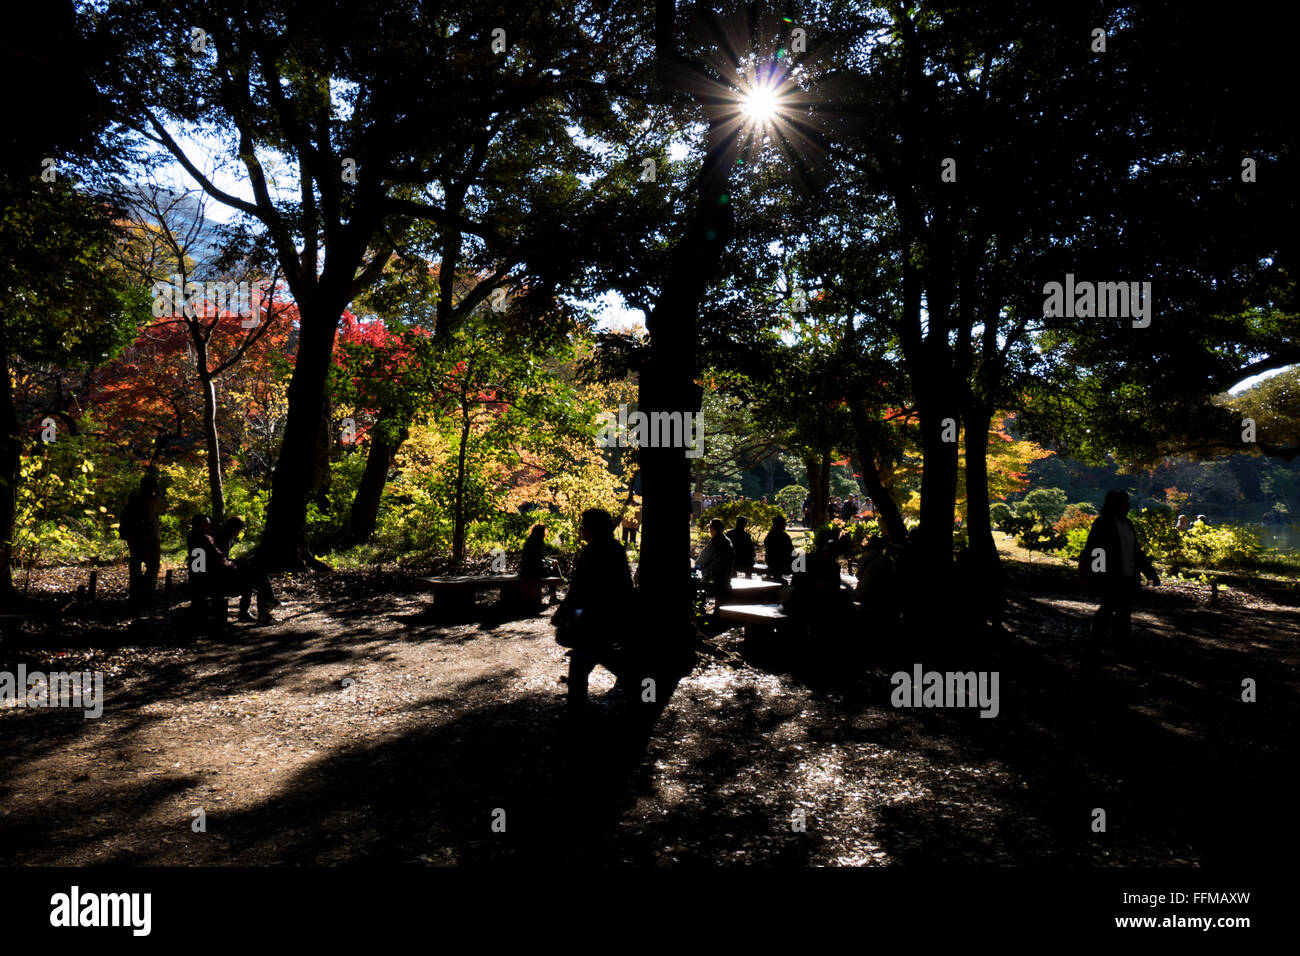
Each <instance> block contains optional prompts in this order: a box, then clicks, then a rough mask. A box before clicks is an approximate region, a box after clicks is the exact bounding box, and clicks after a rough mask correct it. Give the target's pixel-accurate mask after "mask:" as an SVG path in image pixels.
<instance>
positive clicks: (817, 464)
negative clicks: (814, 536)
mask: <svg viewBox="0 0 1300 956" xmlns="http://www.w3.org/2000/svg"><path fill="white" fill-rule="evenodd" d="M803 466H804V470H805V471H807V472H808V497H809V499H811V500H810V501H809V502H808V526H809V527H810V528H816V527H819V526H821V525H824V524H825V523H826V520H827V515H826V508H827V505H828V504H829V503H830V499H831V453H830V452H829V451H825V452H821V453H819V454H815V455H806V456H805V457H804V460H803Z"/></svg>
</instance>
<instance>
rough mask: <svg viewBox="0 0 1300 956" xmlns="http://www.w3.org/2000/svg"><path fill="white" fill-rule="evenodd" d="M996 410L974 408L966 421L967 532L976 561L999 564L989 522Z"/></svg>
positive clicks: (981, 564) (968, 412)
mask: <svg viewBox="0 0 1300 956" xmlns="http://www.w3.org/2000/svg"><path fill="white" fill-rule="evenodd" d="M992 417H993V416H992V413H991V412H990V411H989V410H987V409H985V408H978V407H976V408H971V409H969V410H968V411H967V413H966V417H965V425H966V533H967V536H968V537H969V539H970V550H971V556H972V558H974V559H975V562H976V564H978V565H980V566H989V565H996V564H998V563H999V562H998V549H997V545H996V544H994V542H993V526H992V524H991V523H990V522H989V469H988V450H989V422H990V421H991V420H992Z"/></svg>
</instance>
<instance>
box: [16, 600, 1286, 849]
mask: <svg viewBox="0 0 1300 956" xmlns="http://www.w3.org/2000/svg"><path fill="white" fill-rule="evenodd" d="M404 585H405V582H404V581H403V580H402V579H400V578H395V577H394V578H387V579H385V580H383V581H382V582H377V581H375V580H374V579H372V578H362V577H360V576H346V575H338V576H336V577H334V578H333V579H330V580H328V581H319V582H317V583H315V584H314V585H308V584H296V583H292V582H290V583H287V584H286V585H284V586H283V587H282V594H283V595H284V596H285V598H286V604H285V606H284V607H283V608H281V609H280V612H279V619H278V621H277V622H276V623H275V624H273V625H271V626H269V627H256V626H243V625H241V626H238V627H232V628H231V629H229V630H228V631H227V632H226V633H225V634H223V635H221V636H220V637H216V638H213V637H209V638H202V639H198V640H185V639H183V638H182V636H181V633H180V629H181V624H182V622H183V616H182V612H181V609H180V608H179V607H176V608H173V609H170V610H168V611H165V612H159V613H158V614H157V615H156V616H155V617H154V618H153V619H151V620H149V621H146V622H145V623H144V624H143V625H139V626H132V627H127V626H123V625H115V624H112V623H111V622H109V621H107V620H92V621H89V622H82V623H83V624H84V625H85V626H84V627H82V628H80V630H79V625H77V623H76V622H70V623H69V624H68V626H67V628H66V629H65V632H64V634H63V639H62V640H60V639H53V640H51V639H45V640H38V639H37V638H35V637H32V636H30V635H28V636H24V635H18V636H17V637H10V638H9V639H7V640H6V641H5V643H4V644H0V669H9V670H12V669H13V668H14V666H15V665H16V663H17V662H19V661H21V662H25V663H26V664H27V665H28V666H29V668H35V667H37V666H44V667H47V668H49V669H63V670H71V669H81V668H89V669H98V670H103V671H104V672H105V685H106V686H105V696H106V702H105V707H104V714H103V716H102V717H101V718H99V719H97V720H94V719H85V718H83V717H82V715H81V713H80V712H69V711H61V710H49V709H46V710H39V709H26V708H0V863H3V864H37V865H85V864H94V863H132V864H165V865H172V864H203V865H223V864H301V865H320V864H345V863H404V862H405V863H416V864H428V863H433V864H448V863H473V862H486V861H498V860H502V861H503V860H517V861H535V862H580V861H581V862H610V863H632V864H642V865H652V864H658V863H669V862H678V861H697V862H720V863H733V862H734V863H742V862H758V863H769V864H774V863H790V864H799V865H806V864H851V865H878V864H891V863H938V862H949V863H961V862H966V863H977V862H980V863H995V864H1010V863H1018V864H1034V863H1058V864H1060V863H1064V864H1068V865H1095V864H1146V865H1158V864H1197V863H1212V862H1224V861H1235V860H1245V859H1251V858H1252V856H1251V855H1252V854H1259V853H1261V852H1263V850H1262V848H1263V847H1266V846H1268V845H1269V841H1271V840H1275V839H1277V838H1278V837H1279V835H1280V834H1281V833H1283V832H1293V831H1291V830H1290V828H1291V827H1292V824H1291V823H1290V822H1289V813H1288V812H1287V811H1286V810H1285V807H1284V801H1283V800H1282V797H1281V793H1280V786H1279V784H1278V780H1280V779H1282V777H1280V776H1279V774H1281V773H1283V772H1285V768H1286V767H1287V766H1289V761H1290V755H1289V748H1290V747H1291V746H1292V745H1293V742H1294V740H1295V731H1296V729H1297V720H1296V716H1297V713H1298V708H1297V701H1298V700H1300V685H1298V684H1297V680H1296V669H1295V664H1296V654H1295V652H1296V648H1297V638H1298V637H1300V615H1298V613H1297V611H1296V609H1295V608H1293V607H1283V606H1280V605H1276V604H1271V603H1268V602H1265V601H1262V600H1258V599H1249V598H1248V599H1245V600H1242V599H1241V598H1240V597H1238V599H1237V600H1236V601H1235V602H1233V601H1229V602H1228V603H1226V604H1225V605H1224V606H1221V607H1218V608H1210V607H1207V606H1205V603H1204V598H1203V596H1202V595H1200V594H1198V593H1197V592H1196V591H1195V590H1194V589H1191V588H1185V589H1182V590H1179V589H1177V588H1166V589H1163V590H1162V592H1160V593H1159V594H1158V596H1152V597H1151V598H1150V599H1149V600H1148V602H1147V604H1146V605H1145V606H1144V609H1143V610H1142V611H1141V612H1140V613H1139V615H1138V616H1137V618H1136V623H1137V625H1138V627H1139V631H1138V634H1137V635H1136V636H1135V638H1134V640H1133V642H1132V644H1131V645H1130V646H1128V647H1126V648H1123V649H1121V650H1119V651H1118V652H1116V653H1115V654H1112V655H1110V656H1108V657H1106V658H1104V659H1103V661H1102V662H1101V663H1100V664H1099V665H1098V666H1096V667H1089V666H1088V664H1087V659H1086V657H1085V655H1084V653H1083V651H1084V647H1083V634H1084V627H1085V622H1086V619H1087V614H1088V613H1090V611H1091V606H1090V605H1088V604H1086V603H1085V602H1082V601H1080V600H1079V598H1078V597H1077V596H1075V595H1071V594H1068V593H1051V591H1050V589H1049V590H1043V588H1042V587H1041V586H1040V584H1038V583H1036V584H1035V587H1034V589H1033V590H1032V591H1027V590H1023V589H1021V590H1017V591H1015V592H1014V593H1013V606H1012V617H1011V625H1012V634H1011V635H1010V636H1009V637H1007V638H1005V639H1003V640H1000V641H997V642H994V643H992V644H989V645H987V646H982V647H980V648H979V650H978V655H977V656H978V658H979V660H980V661H981V662H983V661H987V662H988V663H989V666H990V668H992V669H996V670H998V671H999V673H1000V675H1001V707H1000V713H999V715H998V717H997V718H996V719H981V718H980V717H979V715H978V713H977V712H976V711H974V710H965V711H954V710H904V709H896V708H895V707H893V706H891V703H890V695H891V691H892V689H893V688H892V685H891V683H890V680H889V675H890V674H891V673H892V672H893V671H894V670H895V669H908V670H910V669H911V667H912V664H913V663H916V662H919V663H921V664H922V665H923V666H924V667H925V668H926V669H930V668H931V667H943V666H944V664H945V661H944V660H939V659H931V658H927V657H926V656H925V652H926V647H927V645H926V644H925V642H924V641H923V640H920V639H916V638H915V636H913V639H912V640H911V643H909V644H908V645H907V646H906V647H896V648H892V649H891V648H878V649H875V650H873V651H872V653H870V654H868V657H867V664H866V666H864V667H861V668H857V669H852V668H847V667H845V666H843V665H842V662H840V661H837V660H828V661H827V663H828V664H829V666H828V667H826V668H824V669H822V671H821V672H815V673H814V672H804V671H800V672H798V673H790V672H789V667H788V661H789V659H787V660H786V661H773V660H771V659H766V660H759V661H754V662H749V661H746V660H743V659H742V657H743V650H744V649H743V647H742V645H741V641H740V635H739V632H736V631H731V632H723V633H721V634H719V635H717V636H716V637H715V638H714V639H713V640H712V641H711V642H710V643H709V645H708V647H707V653H706V654H705V655H703V656H702V658H701V664H700V665H699V666H697V668H696V669H695V671H694V672H693V673H692V674H690V675H689V676H688V677H686V678H685V679H683V680H682V682H681V683H680V684H679V685H678V686H677V687H676V689H675V692H673V693H672V696H671V699H670V700H669V702H668V704H667V707H666V709H665V710H664V712H663V714H662V716H661V717H660V719H659V720H658V722H657V723H656V724H655V725H654V726H653V727H652V728H649V729H648V732H647V729H646V728H643V727H642V726H641V725H640V724H638V723H637V722H636V721H635V720H634V719H632V718H631V717H630V716H629V714H631V713H632V712H634V711H635V710H637V708H636V707H635V705H632V704H627V703H625V702H621V701H616V700H612V699H608V698H607V697H606V695H607V693H608V691H609V690H610V688H611V687H612V685H613V678H612V676H611V675H609V674H607V673H605V672H604V671H603V670H598V671H597V673H596V675H594V679H593V684H592V696H593V698H594V703H593V707H592V714H591V716H590V718H589V719H588V720H586V721H582V722H578V723H576V724H575V723H571V722H568V721H566V720H565V718H564V716H563V713H562V710H563V707H562V698H561V695H562V692H563V687H562V686H561V685H560V684H558V683H557V676H558V675H559V674H560V673H562V672H563V670H564V658H563V652H562V651H561V649H560V648H559V647H557V646H556V645H555V644H554V642H553V641H552V639H551V630H550V628H549V626H548V625H547V623H546V619H545V618H544V617H538V618H532V619H527V620H522V621H508V620H497V621H493V620H491V619H489V620H488V621H487V622H486V623H481V624H462V625H455V626H449V625H445V624H439V623H438V622H437V621H436V620H434V619H432V618H431V617H430V615H429V613H428V611H427V600H426V597H425V596H424V595H422V594H418V593H415V592H413V591H409V590H407V589H405V587H404ZM101 587H103V588H104V589H105V594H106V597H105V600H106V601H107V602H109V605H106V606H111V602H112V600H113V594H114V588H115V587H116V584H115V582H114V580H113V579H112V577H111V575H110V576H109V577H108V579H107V580H106V581H105V583H104V584H102V585H101ZM381 587H382V588H383V590H381ZM386 591H391V592H393V593H385V592H386ZM843 639H844V640H845V641H856V640H861V638H859V637H856V636H853V635H843ZM803 656H807V655H803ZM798 657H799V655H796V656H795V658H794V659H798ZM972 660H973V658H972ZM955 663H956V664H958V665H960V666H962V667H965V666H968V664H967V663H966V662H965V661H957V662H955ZM757 665H762V666H757ZM1244 677H1250V678H1253V679H1255V680H1256V681H1257V683H1258V686H1259V697H1260V700H1259V702H1258V703H1256V704H1246V703H1243V702H1242V701H1241V699H1240V684H1241V680H1242V678H1244ZM1097 807H1102V808H1105V809H1106V811H1107V815H1108V830H1107V832H1106V833H1105V834H1097V833H1093V832H1092V831H1091V828H1090V823H1091V819H1092V817H1091V813H1092V811H1093V809H1094V808H1097ZM196 810H202V811H203V814H204V822H205V824H206V830H205V832H195V830H194V829H193V825H194V824H195V821H196V818H195V816H194V811H196ZM502 811H503V813H502ZM800 811H802V814H800ZM494 820H495V821H496V822H497V824H498V829H499V827H500V823H501V821H502V820H504V824H505V830H504V832H497V830H494V828H493V823H494ZM801 822H802V824H803V826H802V828H801V827H800V823H801Z"/></svg>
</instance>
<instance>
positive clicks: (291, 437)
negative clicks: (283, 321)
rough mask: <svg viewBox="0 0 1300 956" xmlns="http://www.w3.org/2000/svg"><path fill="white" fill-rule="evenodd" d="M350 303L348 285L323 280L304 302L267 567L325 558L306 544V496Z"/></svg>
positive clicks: (265, 547) (275, 476) (274, 482)
mask: <svg viewBox="0 0 1300 956" xmlns="http://www.w3.org/2000/svg"><path fill="white" fill-rule="evenodd" d="M336 286H338V288H336ZM346 305H347V288H346V287H342V286H341V284H339V283H337V282H335V283H328V284H327V283H325V282H324V281H322V283H321V285H320V286H318V287H317V290H316V294H315V295H314V296H313V297H312V298H311V299H310V300H308V301H307V302H306V303H303V304H301V305H300V312H301V316H302V318H301V321H300V322H299V336H298V352H297V356H296V358H295V361H294V371H293V378H292V379H290V381H289V412H288V415H287V417H286V420H285V426H284V442H283V444H282V445H281V448H280V457H279V459H278V460H277V461H276V463H275V470H274V471H273V472H272V473H271V502H270V505H269V507H268V508H267V516H266V530H265V532H264V533H263V535H262V544H261V547H260V549H259V553H260V554H262V555H263V557H264V559H265V561H266V563H267V568H268V570H272V571H294V570H302V569H303V568H305V567H307V566H309V565H311V566H319V564H320V562H318V561H316V560H315V558H314V557H312V555H311V553H310V551H309V550H308V547H307V501H308V499H309V498H310V496H311V493H312V491H313V489H314V487H315V485H316V480H315V479H316V463H317V451H318V449H317V443H318V441H319V438H320V431H321V417H322V415H323V413H324V409H325V386H326V381H327V380H328V377H329V370H330V356H331V355H332V354H333V352H334V337H335V334H336V333H337V331H338V321H339V316H341V315H342V314H343V309H344V307H345V306H346Z"/></svg>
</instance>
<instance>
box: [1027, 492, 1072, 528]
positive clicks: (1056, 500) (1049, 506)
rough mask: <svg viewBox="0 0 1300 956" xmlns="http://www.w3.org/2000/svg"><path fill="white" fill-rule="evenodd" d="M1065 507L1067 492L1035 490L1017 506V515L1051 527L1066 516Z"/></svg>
mask: <svg viewBox="0 0 1300 956" xmlns="http://www.w3.org/2000/svg"><path fill="white" fill-rule="evenodd" d="M1065 505H1066V498H1065V492H1064V491H1062V490H1061V489H1060V488H1035V489H1034V490H1033V491H1031V492H1029V494H1027V495H1025V497H1024V499H1023V500H1022V501H1020V502H1018V503H1017V504H1016V515H1017V517H1024V518H1033V519H1034V521H1035V523H1036V524H1039V525H1043V526H1045V527H1050V526H1051V525H1053V524H1055V523H1056V522H1057V521H1059V520H1060V519H1061V516H1062V515H1063V514H1065Z"/></svg>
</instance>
